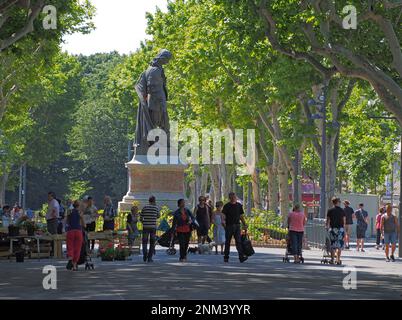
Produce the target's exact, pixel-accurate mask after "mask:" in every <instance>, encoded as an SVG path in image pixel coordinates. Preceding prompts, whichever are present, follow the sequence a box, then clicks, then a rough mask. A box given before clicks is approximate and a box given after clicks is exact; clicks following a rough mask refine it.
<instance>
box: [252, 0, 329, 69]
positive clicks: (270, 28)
mask: <svg viewBox="0 0 402 320" xmlns="http://www.w3.org/2000/svg"><path fill="white" fill-rule="evenodd" d="M266 5H267V1H266V0H263V1H261V4H260V6H258V7H256V8H255V10H256V13H257V14H258V15H259V16H260V17H261V18H262V20H263V22H264V24H265V36H266V37H267V38H268V40H269V42H270V43H271V45H272V47H273V48H274V49H275V50H276V51H278V52H280V53H282V54H284V55H286V56H288V57H291V58H294V59H296V60H304V61H307V62H309V63H310V64H311V65H312V66H313V67H314V68H315V69H316V70H317V71H318V72H319V73H321V74H322V75H323V76H324V77H328V76H331V75H332V74H334V73H336V70H335V69H334V68H327V67H325V66H323V65H322V64H321V63H320V62H319V61H318V60H317V59H316V58H315V57H314V56H312V55H311V54H309V53H306V52H295V51H290V50H286V49H285V48H284V47H283V46H281V44H280V43H279V41H278V38H277V35H276V33H277V27H276V22H275V20H274V19H273V17H272V15H271V13H270V12H269V11H268V10H267V8H266Z"/></svg>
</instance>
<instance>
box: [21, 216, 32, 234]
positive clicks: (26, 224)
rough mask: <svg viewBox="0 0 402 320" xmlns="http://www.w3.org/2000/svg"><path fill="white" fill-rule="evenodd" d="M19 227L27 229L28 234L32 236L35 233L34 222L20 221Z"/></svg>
mask: <svg viewBox="0 0 402 320" xmlns="http://www.w3.org/2000/svg"><path fill="white" fill-rule="evenodd" d="M21 227H22V228H23V229H25V230H26V231H27V234H28V236H30V237H32V236H34V235H35V231H36V225H35V222H33V221H29V220H26V221H24V222H22V224H21Z"/></svg>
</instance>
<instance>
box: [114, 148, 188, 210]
mask: <svg viewBox="0 0 402 320" xmlns="http://www.w3.org/2000/svg"><path fill="white" fill-rule="evenodd" d="M152 160H154V159H148V158H147V156H142V155H137V156H135V157H134V159H133V160H131V161H130V162H129V163H127V164H126V168H127V169H128V174H129V190H128V192H127V194H126V195H125V196H124V198H123V200H122V201H121V202H119V211H130V209H131V206H132V205H133V202H134V201H138V202H139V208H140V209H141V208H142V207H143V206H144V205H146V204H148V199H149V197H150V196H151V195H153V196H155V197H156V203H157V205H158V206H159V207H162V206H168V207H169V208H170V209H171V210H176V208H177V200H178V199H181V198H182V199H185V192H184V190H185V189H184V170H185V169H186V166H185V165H183V164H177V163H179V161H178V159H177V158H174V157H169V158H168V162H167V164H152V163H153V161H152ZM150 161H151V163H150Z"/></svg>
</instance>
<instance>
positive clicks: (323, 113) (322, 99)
mask: <svg viewBox="0 0 402 320" xmlns="http://www.w3.org/2000/svg"><path fill="white" fill-rule="evenodd" d="M329 81H330V79H329V78H325V79H324V84H323V86H322V88H321V93H320V94H319V97H318V99H319V102H317V101H315V100H314V99H310V100H309V101H308V104H309V106H315V107H317V110H318V113H316V114H313V115H312V118H313V119H322V132H321V177H320V189H321V191H320V218H321V219H324V218H325V210H326V188H325V184H326V177H325V171H326V170H325V166H326V163H327V148H326V145H327V90H328V86H329Z"/></svg>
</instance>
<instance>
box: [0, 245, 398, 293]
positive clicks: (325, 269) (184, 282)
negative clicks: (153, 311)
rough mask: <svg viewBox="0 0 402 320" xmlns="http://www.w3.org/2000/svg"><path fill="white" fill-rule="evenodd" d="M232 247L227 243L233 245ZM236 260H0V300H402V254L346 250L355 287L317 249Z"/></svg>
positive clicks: (280, 251) (262, 253)
mask: <svg viewBox="0 0 402 320" xmlns="http://www.w3.org/2000/svg"><path fill="white" fill-rule="evenodd" d="M233 250H234V249H232V252H233ZM256 251H257V253H256V254H255V255H254V256H253V257H251V258H250V259H249V260H248V261H247V262H245V263H243V264H240V263H239V261H238V260H237V259H235V256H234V255H233V256H232V259H231V261H230V263H229V264H224V263H223V258H222V256H221V255H218V256H216V255H215V254H213V255H190V256H189V262H188V263H186V264H181V263H179V262H178V261H177V259H178V256H177V255H176V256H168V255H166V254H165V252H164V250H163V249H158V250H157V256H156V257H155V262H154V263H153V264H144V263H143V262H142V260H141V257H139V256H135V258H134V261H124V262H101V261H98V260H96V261H95V270H94V271H83V270H82V268H81V269H80V271H79V272H71V271H67V270H66V269H65V261H54V260H42V261H37V260H28V261H26V262H25V263H19V264H17V263H15V262H10V261H0V299H146V300H151V299H208V300H211V299H402V260H398V261H397V262H394V263H392V262H389V263H387V262H385V260H384V257H383V251H377V250H375V249H374V248H369V249H367V251H366V252H365V253H358V252H356V251H346V252H345V255H344V257H343V262H344V265H348V266H354V267H355V268H356V270H357V289H356V290H345V289H344V288H343V286H342V282H343V278H344V277H345V274H343V267H342V266H332V265H322V264H321V263H320V260H321V255H322V253H321V251H318V250H308V251H305V252H304V256H305V259H306V262H305V264H303V265H295V264H293V263H289V264H286V263H283V262H282V256H283V253H284V250H283V249H262V248H258V249H256ZM51 264H52V265H54V266H56V268H57V271H58V272H57V277H58V282H57V286H58V289H57V290H44V289H43V287H42V280H43V277H44V274H42V268H43V267H44V266H45V265H51Z"/></svg>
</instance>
